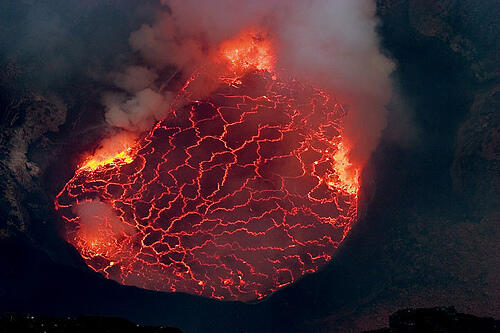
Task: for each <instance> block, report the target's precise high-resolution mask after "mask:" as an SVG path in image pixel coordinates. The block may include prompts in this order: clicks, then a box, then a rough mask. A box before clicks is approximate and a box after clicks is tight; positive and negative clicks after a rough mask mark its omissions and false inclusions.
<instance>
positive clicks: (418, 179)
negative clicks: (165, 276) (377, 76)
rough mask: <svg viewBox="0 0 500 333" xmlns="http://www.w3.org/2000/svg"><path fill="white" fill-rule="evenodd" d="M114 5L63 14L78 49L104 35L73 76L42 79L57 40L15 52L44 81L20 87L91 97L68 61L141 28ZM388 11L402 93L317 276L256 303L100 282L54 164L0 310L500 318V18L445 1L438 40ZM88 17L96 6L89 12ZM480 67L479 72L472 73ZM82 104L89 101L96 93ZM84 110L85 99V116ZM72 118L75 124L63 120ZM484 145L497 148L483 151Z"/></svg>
mask: <svg viewBox="0 0 500 333" xmlns="http://www.w3.org/2000/svg"><path fill="white" fill-rule="evenodd" d="M14 3H16V4H17V3H18V2H17V1H16V2H10V1H7V2H6V3H5V4H2V5H0V9H1V8H2V7H3V6H5V9H8V10H7V11H3V10H0V12H3V13H8V17H9V19H10V20H15V19H16V20H17V21H21V22H22V20H19V19H18V18H19V17H25V18H26V17H28V16H27V15H28V14H27V13H28V8H29V7H30V5H27V4H24V5H21V4H19V5H15V4H14ZM110 3H111V4H110V5H109V6H110V7H107V8H104V9H102V8H98V9H93V10H95V11H96V12H94V13H97V14H96V15H85V14H78V15H79V16H78V20H77V21H72V22H73V23H71V24H70V23H68V22H66V21H64V18H65V16H64V15H65V14H63V13H60V15H61V16H60V17H62V23H61V24H63V25H64V26H65V27H66V29H67V31H79V32H80V33H79V34H78V35H77V36H76V37H75V38H76V39H79V40H80V41H85V40H86V38H88V36H94V35H95V34H102V35H101V37H102V38H101V39H97V40H96V41H95V44H85V43H80V42H78V40H77V41H75V45H77V44H78V45H80V46H79V47H86V48H87V49H86V50H88V51H90V52H87V53H88V55H87V56H86V57H81V54H80V52H79V49H69V50H67V51H65V52H67V54H66V57H65V59H69V60H68V67H67V68H66V69H65V70H63V71H61V72H56V73H53V75H52V78H54V79H55V80H54V81H47V80H44V78H45V77H46V75H47V74H46V73H45V71H48V69H47V68H48V67H45V65H47V63H46V62H44V57H45V56H48V55H49V54H51V53H52V52H53V51H54V49H57V48H58V47H62V45H63V43H62V42H61V44H60V45H59V44H58V42H57V41H54V43H55V45H53V49H51V48H50V47H48V46H47V45H45V46H44V45H38V46H37V47H39V48H41V52H38V53H37V54H29V52H28V51H26V50H28V49H30V50H31V46H30V48H28V47H27V46H26V47H27V48H26V50H21V51H17V52H18V53H17V61H18V62H20V63H21V64H26V66H27V68H28V69H29V68H30V66H35V65H34V64H35V63H36V66H41V67H40V71H30V70H27V71H26V72H28V73H31V74H30V75H28V76H26V77H24V78H23V80H26V81H27V82H28V83H29V84H32V85H34V86H41V87H42V89H44V90H45V91H54V92H57V93H59V94H60V95H62V96H63V99H64V98H65V97H64V96H65V95H68V96H69V95H72V94H73V93H74V92H75V90H76V89H77V88H78V89H79V90H85V89H88V90H90V88H85V85H87V86H89V87H91V86H92V84H91V83H89V80H88V79H81V78H79V76H80V75H81V73H79V72H78V70H76V69H74V67H73V65H74V64H75V63H76V64H79V63H80V64H81V63H84V62H86V61H94V56H93V55H92V52H91V51H93V50H98V49H100V46H102V45H104V44H105V43H107V42H108V39H109V40H113V43H114V45H113V48H114V49H115V50H120V49H125V48H126V43H127V42H126V38H127V36H128V34H129V32H130V30H133V29H134V28H135V27H136V26H137V24H138V22H139V21H140V20H139V19H131V18H130V17H127V15H126V14H124V13H123V12H118V13H117V12H114V11H113V10H112V8H113V4H112V3H113V2H110ZM127 3H128V2H127ZM389 3H392V2H391V1H382V0H380V1H378V5H379V12H380V16H381V20H382V25H381V27H380V34H381V39H382V45H383V46H384V48H385V52H386V53H387V54H388V55H389V56H391V57H392V58H394V60H395V61H396V63H397V70H396V72H395V73H394V74H393V82H394V84H395V86H396V90H397V92H398V95H399V97H398V98H394V99H393V101H392V102H391V104H390V105H389V107H388V108H389V116H388V127H387V129H386V130H385V131H384V134H383V137H382V140H381V142H380V145H379V146H378V148H377V150H376V151H375V152H374V154H373V156H372V159H371V160H370V163H369V165H368V166H367V168H366V169H365V171H364V174H363V177H362V180H363V189H362V191H363V197H364V199H363V200H364V202H365V204H364V205H363V213H362V218H361V219H360V221H359V222H358V223H357V224H356V225H355V227H354V228H353V230H352V232H351V234H350V235H349V237H348V239H347V240H345V242H344V243H343V244H342V246H341V248H340V251H339V253H338V254H337V256H336V257H335V258H334V260H333V262H332V263H330V264H329V265H328V266H327V267H325V268H324V269H323V270H322V271H320V272H319V273H317V274H314V275H309V276H306V277H304V278H303V279H301V280H300V281H298V282H297V283H295V284H294V285H292V286H290V287H287V288H285V289H283V290H281V291H279V292H276V293H275V294H273V295H272V296H270V297H269V298H268V299H265V300H263V301H261V302H258V303H256V304H243V303H237V302H218V301H215V300H209V299H203V298H199V297H196V296H191V295H184V294H167V293H159V292H152V291H146V290H140V289H138V288H134V287H126V286H121V285H119V284H117V283H115V282H113V281H108V280H105V279H104V278H102V277H101V276H99V275H98V274H96V273H93V272H92V271H91V270H90V269H89V268H87V267H86V266H85V264H84V263H83V261H82V260H81V259H80V258H79V256H78V254H77V253H76V251H75V250H74V249H72V248H71V247H70V246H69V245H65V244H64V243H63V242H62V241H61V240H60V239H59V238H58V236H57V230H58V229H57V219H56V217H55V216H53V214H54V212H53V211H51V210H50V209H51V207H50V206H49V205H50V201H48V200H49V198H50V197H51V195H52V196H53V193H54V192H55V191H57V189H58V188H60V187H61V186H62V184H63V183H64V182H65V179H64V177H68V176H70V174H71V172H72V171H71V170H69V169H71V168H58V167H56V166H53V165H52V166H51V167H50V168H48V169H47V170H48V171H46V172H45V174H44V177H45V178H44V179H43V180H42V181H41V184H43V185H44V187H45V188H47V193H46V197H42V198H40V197H38V196H39V194H36V193H35V194H33V193H28V194H27V195H26V196H25V198H24V201H23V202H24V204H25V205H26V206H25V211H26V214H27V215H28V216H29V217H30V220H31V221H32V225H33V226H32V227H31V231H30V232H29V233H26V234H24V233H20V234H14V235H13V236H11V237H5V238H2V239H1V241H0V265H1V267H2V268H1V270H0V312H4V311H21V312H32V313H43V314H50V315H64V316H66V315H80V314H98V315H108V316H120V317H125V318H127V319H130V320H132V321H135V322H138V323H145V324H167V325H170V326H176V327H179V328H180V329H182V330H183V331H184V332H295V331H297V332H311V331H318V332H323V331H324V332H328V331H332V330H333V331H342V330H348V329H354V330H356V331H357V330H360V329H368V328H374V327H377V326H380V325H385V323H386V317H387V315H388V314H389V313H392V312H393V311H395V310H397V309H399V308H402V307H422V306H439V305H447V306H448V305H453V306H455V307H456V308H457V309H458V310H459V311H464V312H469V313H473V314H477V315H483V316H484V315H487V316H494V317H500V315H499V313H498V309H496V308H495V304H496V303H498V301H499V290H498V268H497V265H498V264H499V260H498V254H497V253H498V252H499V251H498V245H497V239H498V211H497V209H496V207H497V206H498V188H496V186H497V185H498V174H499V172H498V162H497V161H498V134H497V135H496V136H495V135H490V134H488V133H490V132H488V131H490V128H491V127H493V128H497V129H498V122H497V120H498V116H497V115H496V116H495V110H496V109H497V106H498V93H491V92H492V91H496V90H495V89H497V88H495V87H496V86H497V82H498V75H497V73H496V72H495V71H493V70H491V69H489V68H490V67H488V64H489V63H490V62H491V61H490V59H491V57H492V54H493V56H494V55H495V52H490V51H491V49H492V47H494V46H495V45H496V46H498V44H496V38H495V37H494V36H491V34H489V35H488V34H486V33H484V32H485V31H486V30H485V29H495V27H497V23H496V22H497V21H496V20H498V19H495V18H494V17H495V15H493V14H491V12H492V9H494V10H496V11H497V12H498V6H496V7H495V6H493V2H492V1H484V2H481V4H477V8H476V7H474V5H473V3H474V2H473V1H462V3H460V2H459V3H460V4H457V2H455V1H445V3H453V4H452V5H450V6H451V7H449V8H447V12H446V13H441V14H440V15H441V16H439V20H441V21H439V22H446V24H448V28H449V29H451V30H449V31H451V37H446V38H441V36H440V35H439V33H436V34H434V35H432V34H429V33H427V32H428V31H429V29H427V30H425V29H424V28H425V27H424V28H423V27H422V24H425V23H422V22H424V21H425V20H421V21H419V17H420V18H421V17H424V16H425V14H426V12H425V11H423V12H422V11H420V12H419V11H418V8H415V7H418V6H413V5H412V3H413V2H412V1H409V3H410V4H409V5H408V2H406V1H401V4H393V5H392V6H393V7H391V5H390V4H389ZM469 3H470V4H469ZM133 5H134V4H130V8H133ZM471 6H472V7H474V8H472V7H471ZM472 9H474V10H472ZM86 10H90V9H85V10H83V13H86V12H85V11H86ZM61 11H63V9H61ZM123 11H124V12H125V10H123ZM493 12H494V11H493ZM464 13H465V14H464ZM469 14H470V15H469ZM0 15H1V16H4V15H5V14H0ZM32 15H34V14H32ZM66 15H68V17H70V16H73V15H76V14H75V13H67V14H66ZM100 15H101V16H102V17H108V19H109V17H112V19H109V20H108V21H107V22H110V23H109V24H107V25H108V26H107V28H106V29H105V30H104V31H102V32H101V31H100V32H99V33H97V32H96V31H94V30H93V29H92V28H91V27H92V26H99V25H103V24H104V23H103V21H101V20H100V17H101V16H100ZM109 15H111V16H109ZM141 15H142V16H141ZM141 15H139V16H140V17H142V18H147V17H148V15H149V14H148V12H147V11H144V12H143V13H141ZM419 15H420V16H419ZM433 17H434V18H435V16H433ZM28 19H29V18H27V20H28ZM135 20H137V22H136V21H135ZM0 21H1V20H0ZM4 22H6V21H4ZM74 22H76V23H74ZM415 22H417V23H415ZM419 22H420V23H419ZM88 23H92V24H90V25H89V24H88ZM419 24H421V25H419ZM435 24H444V23H435ZM485 25H488V27H486V26H485ZM8 26H9V23H8V22H7V23H0V29H1V34H0V37H1V38H2V40H5V41H7V43H5V44H4V45H3V46H1V48H0V50H1V52H2V55H0V56H2V63H5V62H6V61H7V59H10V58H9V57H12V52H11V50H13V49H15V47H14V44H16V38H15V36H16V34H18V33H21V32H18V31H16V30H15V29H14V26H12V27H10V28H9V27H8ZM492 26H493V27H494V28H491V27H492ZM450 27H451V28H450ZM47 29H49V28H47ZM96 30H97V29H96ZM438 30H439V29H438ZM493 31H495V30H493ZM106 34H108V35H106ZM493 35H495V34H493ZM106 36H117V37H116V38H109V37H106ZM456 36H459V37H460V38H462V39H461V40H467V41H468V43H469V44H467V43H465V42H464V43H462V44H463V45H466V46H464V47H465V48H466V47H467V45H469V46H470V45H472V49H473V51H474V52H470V53H468V52H465V51H463V49H459V51H456V49H455V51H454V50H453V45H455V44H453V41H454V40H455V41H456V40H457V39H454V37H456ZM7 37H8V38H7ZM61 38H62V37H61ZM101 44H102V45H101ZM462 44H461V45H462ZM16 45H18V44H16ZM82 45H85V46H82ZM113 48H111V47H109V48H106V50H110V49H113ZM462 51H463V52H462ZM115 53H117V52H115ZM115 53H113V52H110V53H109V54H108V53H107V51H103V52H102V53H101V54H100V57H101V59H100V61H101V64H107V63H108V62H111V59H114V58H113V57H114V56H115V55H116V54H115ZM40 63H41V64H40ZM476 65H477V66H476ZM478 66H479V67H481V68H482V69H483V71H484V72H485V73H486V76H484V75H483V76H480V75H479V74H478V69H477V68H478ZM76 67H78V66H76ZM56 78H57V79H56ZM4 82H6V81H5V80H4V79H3V80H2V87H1V89H3V90H4V92H2V100H1V102H2V103H7V100H8V97H5V96H8V94H9V92H8V91H7V92H6V91H5V90H6V89H7V88H6V87H9V88H8V89H12V87H13V85H8V84H5V83H4ZM68 82H69V83H68ZM75 82H76V83H75ZM42 83H43V84H42ZM76 87H77V88H76ZM82 87H83V88H82ZM80 88H81V89H80ZM65 89H66V91H65ZM78 94H82V96H86V97H89V96H90V97H92V93H88V95H85V94H86V93H85V92H82V91H80V92H78ZM478 96H479V97H478ZM481 96H487V97H484V98H483V97H481ZM480 97H481V98H483V99H481V98H480ZM483 100H486V102H484V101H483ZM481 101H483V102H481ZM91 106H92V102H87V104H86V106H82V107H81V108H84V107H88V108H90V107H91ZM72 121H74V119H73V118H72V116H69V119H68V122H69V123H71V122H72ZM484 122H486V125H484ZM4 127H5V125H2V128H4ZM69 128H70V127H69V125H64V126H63V128H62V130H61V132H60V133H59V134H57V135H58V136H55V137H54V140H62V137H63V136H64V135H67V133H68V131H69ZM461 129H462V130H461ZM65 133H66V134H65ZM471 133H472V134H471ZM72 140H75V138H73V139H72ZM495 140H496V141H495ZM464 142H466V143H467V144H464ZM484 142H487V143H488V144H490V145H492V146H493V147H496V150H495V149H493V150H492V151H491V150H485V149H483V148H484V146H485V145H486V144H485V143H484ZM491 142H493V143H491ZM464 147H465V148H464ZM467 147H468V148H467ZM481 147H483V148H481ZM63 149H67V148H63ZM481 149H482V150H481ZM63 151H65V152H66V153H67V154H69V155H68V156H65V157H63V158H61V157H57V158H59V159H57V158H54V160H53V161H57V163H64V162H65V163H68V162H69V161H70V159H71V153H73V154H74V153H75V151H71V150H63ZM485 151H486V152H485ZM488 154H489V155H488ZM34 156H35V157H34V158H37V157H36V153H34ZM60 169H64V170H60ZM66 169H68V170H66ZM55 175H56V176H55ZM60 175H64V177H60ZM495 188H496V189H495ZM32 202H42V203H44V202H46V203H47V206H48V207H49V209H47V208H46V209H45V210H34V209H32V208H31V207H34V206H33V205H31V203H32ZM4 208H5V207H4V206H2V209H4ZM38 221H45V222H44V223H41V222H40V223H38ZM2 223H4V222H2Z"/></svg>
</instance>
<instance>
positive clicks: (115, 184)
mask: <svg viewBox="0 0 500 333" xmlns="http://www.w3.org/2000/svg"><path fill="white" fill-rule="evenodd" d="M245 65H246V63H245ZM343 116H344V110H343V108H342V107H341V105H339V104H337V103H336V102H335V101H334V100H333V99H332V98H330V97H329V96H328V95H327V94H325V93H324V92H322V91H320V90H317V89H314V88H313V87H310V86H308V85H304V84H301V83H300V82H296V81H284V80H280V79H278V78H277V77H276V74H274V73H272V71H270V70H268V69H267V68H264V69H260V68H256V66H253V68H250V69H249V71H247V72H246V74H244V75H243V76H241V77H240V78H239V79H238V80H237V81H233V82H229V83H228V82H225V81H224V80H221V84H220V87H219V88H218V90H216V91H215V92H214V93H213V94H211V95H210V96H209V97H207V98H204V99H202V100H193V101H191V102H190V103H187V104H186V105H185V106H183V107H180V108H178V109H175V110H172V112H170V113H169V115H168V116H167V117H166V119H164V120H163V121H161V122H159V123H158V124H157V125H156V126H155V127H154V128H153V129H152V130H151V132H150V133H148V134H147V135H145V136H144V137H143V138H140V139H139V140H138V141H137V142H136V143H134V145H133V146H132V147H129V148H127V149H126V150H124V152H123V153H121V152H118V153H117V154H116V155H113V156H110V157H109V158H108V159H104V160H99V163H94V164H92V167H89V164H88V161H87V163H86V164H85V165H83V166H82V167H80V168H79V169H78V170H77V171H76V173H75V176H74V177H73V178H72V179H71V180H70V181H69V182H68V183H67V184H66V185H65V187H64V189H63V190H62V191H61V193H60V194H59V195H58V196H57V198H56V200H55V205H56V209H58V210H59V212H60V213H61V215H62V217H63V218H64V220H65V226H66V236H67V240H68V241H69V242H70V243H71V244H72V245H74V246H75V247H76V249H77V250H78V251H79V252H80V253H81V255H82V257H83V258H84V259H85V261H86V263H87V264H88V265H89V266H90V267H91V268H92V269H94V270H95V271H97V272H99V273H101V274H103V275H104V276H105V277H107V278H110V279H113V280H116V281H118V282H120V283H122V284H126V285H134V286H138V287H142V288H147V289H154V290H163V291H178V292H187V293H191V294H197V295H203V296H207V297H213V298H218V299H225V300H241V301H249V300H254V299H259V298H262V297H265V296H267V295H269V294H270V293H272V292H273V291H275V290H277V289H279V288H280V287H282V286H285V285H288V284H290V283H292V282H293V281H295V280H297V279H298V278H300V277H301V276H303V275H304V274H306V273H311V272H315V271H317V270H318V269H319V268H320V267H322V266H323V265H325V264H326V263H327V262H328V261H329V260H330V259H331V257H332V255H333V254H334V252H335V249H336V248H337V247H338V245H339V244H340V242H342V240H343V239H344V237H345V236H346V234H347V233H348V231H349V230H350V228H351V225H352V223H353V222H354V221H355V219H356V212H357V197H358V190H359V183H358V174H357V172H358V171H357V170H356V169H355V168H354V167H353V166H352V165H351V164H350V163H349V161H348V159H347V153H348V146H347V143H346V142H344V141H343V138H342V126H341V118H342V117H343Z"/></svg>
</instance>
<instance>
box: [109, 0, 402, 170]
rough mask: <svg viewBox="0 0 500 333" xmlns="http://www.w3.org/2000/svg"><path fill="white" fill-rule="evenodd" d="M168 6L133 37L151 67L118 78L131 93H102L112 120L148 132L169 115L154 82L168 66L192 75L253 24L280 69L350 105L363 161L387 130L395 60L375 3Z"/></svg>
mask: <svg viewBox="0 0 500 333" xmlns="http://www.w3.org/2000/svg"><path fill="white" fill-rule="evenodd" d="M162 4H163V5H164V6H165V9H164V11H163V12H162V13H160V14H158V16H157V19H156V21H155V22H154V23H153V24H152V25H147V24H146V25H143V26H142V27H141V28H140V29H138V30H137V31H135V32H133V33H132V34H131V36H130V39H129V42H130V45H131V48H132V49H133V50H134V51H137V52H138V54H139V55H140V56H141V57H142V59H143V61H144V62H145V63H147V66H149V67H148V68H145V67H130V68H127V69H126V70H125V71H124V72H123V73H121V74H117V75H116V76H115V79H114V82H115V84H116V86H117V87H119V88H121V89H123V90H124V92H125V93H124V94H116V93H115V94H112V95H107V96H105V97H104V98H103V101H104V104H105V105H106V107H107V114H106V119H107V120H108V122H109V123H111V124H113V125H115V126H119V127H122V128H126V129H132V130H143V129H145V128H146V127H147V126H150V125H151V124H152V123H153V122H154V120H156V119H160V118H161V117H163V116H164V115H165V114H166V112H168V103H169V101H171V93H166V92H164V91H161V90H160V89H159V88H158V86H157V84H156V83H155V79H156V78H157V73H159V72H160V71H162V70H163V69H164V68H166V67H167V66H175V67H176V68H177V69H178V70H180V71H182V73H183V74H184V77H185V78H186V77H188V76H189V75H190V73H191V72H192V71H193V70H195V69H196V68H199V67H203V66H204V65H205V62H206V59H207V57H208V55H210V54H211V52H213V51H214V49H215V48H217V46H218V45H219V43H221V42H222V41H224V40H227V39H229V38H231V37H234V36H235V35H237V34H238V33H239V32H241V30H243V29H246V28H249V27H260V28H264V29H266V30H267V31H268V32H269V33H270V35H271V38H272V39H273V43H274V44H275V46H276V52H277V58H278V63H277V67H278V68H286V70H287V71H288V72H289V73H290V74H291V75H292V76H294V77H296V78H299V79H301V80H306V81H308V82H311V83H312V84H314V85H316V86H318V87H320V88H323V89H326V90H327V91H328V92H330V93H331V94H332V96H335V97H336V98H337V99H338V100H339V102H341V103H343V104H345V105H346V106H347V108H348V110H349V111H348V115H347V116H346V117H345V138H346V140H347V141H348V143H349V144H350V146H351V149H352V150H351V156H350V157H351V159H353V160H355V162H357V164H358V165H360V164H362V163H364V162H365V161H366V159H367V158H368V157H369V154H370V153H371V151H372V150H373V149H374V148H375V146H376V145H377V143H378V139H379V135H380V132H381V130H382V129H383V128H384V127H385V105H386V103H387V102H388V100H389V98H390V96H391V86H390V81H389V74H390V73H391V71H392V69H393V63H392V62H391V61H390V60H389V59H387V58H386V57H384V56H383V55H382V54H381V53H380V50H379V44H378V40H377V34H376V31H375V28H376V25H377V20H376V18H375V10H376V8H375V2H374V1H373V0H291V1H286V2H284V1H279V0H258V1H247V2H243V1H237V0H214V1H199V0H162Z"/></svg>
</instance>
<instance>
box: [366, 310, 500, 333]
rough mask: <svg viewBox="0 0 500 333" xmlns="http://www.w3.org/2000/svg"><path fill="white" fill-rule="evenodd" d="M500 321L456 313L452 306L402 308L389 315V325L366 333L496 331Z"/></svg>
mask: <svg viewBox="0 0 500 333" xmlns="http://www.w3.org/2000/svg"><path fill="white" fill-rule="evenodd" d="M499 330H500V321H498V320H495V319H493V318H480V317H476V316H473V315H470V314H464V313H458V312H457V311H456V310H455V309H454V308H453V307H449V308H444V307H437V308H428V309H404V310H399V311H397V312H395V313H393V314H392V315H391V316H390V317H389V327H388V328H382V329H378V330H375V331H366V333H403V332H405V333H418V332H422V333H433V332H440V333H445V332H455V333H475V332H483V333H496V332H499Z"/></svg>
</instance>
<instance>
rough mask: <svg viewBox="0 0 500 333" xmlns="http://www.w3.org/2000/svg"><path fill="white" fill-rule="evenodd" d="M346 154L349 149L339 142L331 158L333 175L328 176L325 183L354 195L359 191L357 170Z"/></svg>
mask: <svg viewBox="0 0 500 333" xmlns="http://www.w3.org/2000/svg"><path fill="white" fill-rule="evenodd" d="M348 154H349V149H348V148H347V147H346V146H345V145H344V143H343V142H340V143H339V144H338V146H337V151H336V152H335V154H333V155H332V156H331V158H332V160H333V162H334V163H333V169H334V170H335V174H332V175H329V176H328V179H327V182H326V183H327V185H329V186H334V187H337V188H340V189H341V190H343V191H345V192H347V193H349V194H355V195H356V194H357V193H358V191H359V169H357V168H355V167H354V166H353V165H352V163H351V162H350V161H349V158H348Z"/></svg>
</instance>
